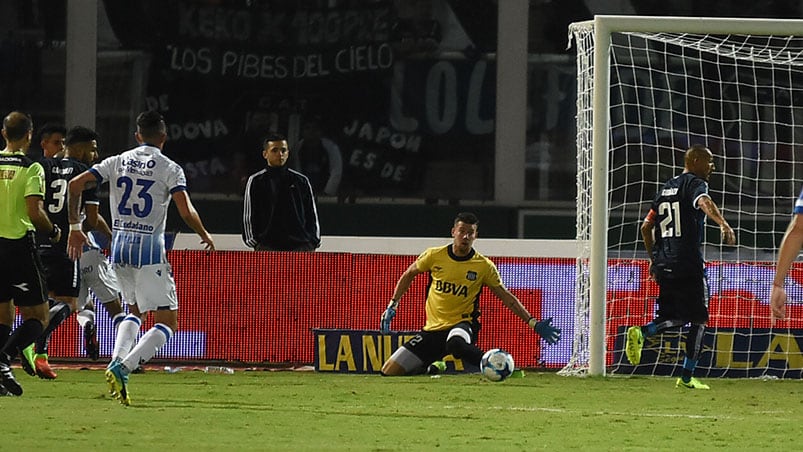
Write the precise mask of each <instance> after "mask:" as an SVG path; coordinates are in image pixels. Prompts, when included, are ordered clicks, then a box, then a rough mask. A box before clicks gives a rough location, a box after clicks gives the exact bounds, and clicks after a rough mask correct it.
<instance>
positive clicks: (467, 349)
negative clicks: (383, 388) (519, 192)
mask: <svg viewBox="0 0 803 452" xmlns="http://www.w3.org/2000/svg"><path fill="white" fill-rule="evenodd" d="M478 225H479V220H478V219H477V217H476V216H475V215H474V214H473V213H467V212H466V213H460V214H458V215H457V217H456V218H455V220H454V225H453V226H452V239H453V240H452V243H450V244H448V245H444V246H439V247H433V248H428V249H426V250H425V251H424V252H423V253H421V255H420V256H418V259H416V261H415V262H413V263H412V264H410V266H409V267H407V270H405V271H404V273H403V274H402V275H401V277H400V278H399V281H398V282H397V283H396V289H395V290H394V292H393V297H392V298H391V300H390V303H389V304H388V306H387V308H386V309H385V311H384V312H383V313H382V317H381V325H380V331H381V332H383V333H387V332H388V331H390V322H391V320H393V317H394V316H395V315H396V310H397V309H398V305H399V300H401V297H402V296H403V295H404V294H405V293H406V292H407V290H408V289H409V288H410V285H411V284H412V282H413V279H415V277H416V276H417V275H418V274H420V273H425V272H428V273H429V274H430V278H431V281H430V285H429V289H428V290H427V301H426V313H427V319H426V324H425V325H424V328H423V329H422V331H420V332H419V333H418V334H416V335H415V336H414V337H413V338H412V339H410V340H409V341H407V342H405V343H404V344H403V345H402V346H401V347H399V348H398V349H397V350H396V351H395V352H394V353H393V355H392V356H391V357H390V358H389V359H388V360H387V362H385V364H384V365H383V366H382V375H413V374H420V373H439V372H443V370H444V369H445V365H444V364H443V362H442V361H441V360H442V359H443V357H444V356H446V355H452V356H454V357H455V358H457V359H461V360H463V362H465V363H467V364H470V365H473V366H476V367H479V364H480V359H481V358H482V355H483V351H482V350H481V349H480V348H478V347H477V346H476V345H475V344H476V340H477V333H478V332H479V329H480V323H479V315H480V313H479V295H480V291H481V290H482V287H483V286H487V287H488V288H489V289H490V290H491V292H493V293H494V295H496V296H497V297H498V298H499V299H500V300H502V303H504V305H505V306H507V307H508V309H510V310H511V311H512V312H513V313H514V314H515V315H516V316H518V317H519V318H520V319H522V320H523V321H525V322H527V324H528V325H529V326H530V328H532V329H534V330H535V332H537V333H538V334H539V335H540V336H541V337H542V338H543V339H544V340H545V341H546V342H547V343H549V344H554V343H556V342H557V341H559V340H560V331H561V330H560V328H556V327H555V326H553V325H552V319H551V318H548V319H545V320H541V321H538V320H537V319H535V318H534V317H532V316H531V315H530V313H529V311H527V309H526V308H525V307H524V306H523V305H522V304H521V302H520V301H519V299H518V298H516V296H515V295H513V294H512V293H511V292H510V291H509V290H508V289H507V288H506V287H505V286H504V284H503V283H502V279H501V278H500V276H499V271H498V270H497V269H496V265H494V263H493V262H491V261H490V260H489V259H488V258H486V257H485V256H483V255H482V254H480V253H478V252H477V251H476V250H475V249H474V248H473V245H474V240H476V238H477V227H478Z"/></svg>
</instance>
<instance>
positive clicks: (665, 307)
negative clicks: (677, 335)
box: [625, 145, 736, 389]
mask: <svg viewBox="0 0 803 452" xmlns="http://www.w3.org/2000/svg"><path fill="white" fill-rule="evenodd" d="M713 171H714V156H713V155H712V154H711V151H710V150H708V148H706V147H705V146H702V145H694V146H692V147H691V148H689V149H688V150H687V151H686V154H685V157H684V170H683V173H682V174H680V175H678V176H675V177H673V178H672V179H670V180H669V181H667V182H666V183H665V184H664V186H663V187H662V188H661V189H660V190H658V193H657V194H656V195H655V198H654V199H653V202H652V205H651V207H650V211H649V213H648V214H647V217H646V218H645V219H644V222H643V223H642V226H641V235H642V238H643V240H644V247H645V248H646V250H647V254H648V255H649V257H650V261H651V265H650V273H651V275H652V277H654V278H655V281H656V282H657V283H658V287H659V294H658V312H657V315H656V317H655V319H654V320H653V321H651V322H650V323H648V324H647V325H644V326H633V327H630V328H628V330H627V341H626V344H625V354H626V355H627V358H628V360H629V361H630V362H631V364H634V365H636V364H639V362H640V361H641V349H642V345H643V343H644V338H645V337H650V336H654V335H656V334H658V333H660V332H662V331H664V330H667V329H670V328H677V327H682V326H683V325H686V324H688V323H691V326H690V328H689V333H688V335H687V336H686V357H685V358H684V360H683V370H682V373H681V378H679V379H678V380H677V383H676V385H677V386H679V387H685V388H689V389H708V385H705V384H703V383H701V382H700V381H698V380H697V379H696V378H693V374H694V369H695V367H696V366H697V360H698V359H699V355H700V350H701V349H702V341H703V333H704V332H705V324H706V322H708V297H709V291H708V278H707V277H706V272H705V261H704V260H703V255H702V253H701V250H700V248H701V245H702V239H703V231H704V224H705V223H704V221H705V217H706V216H708V218H710V219H711V220H713V221H714V222H716V223H717V224H718V225H719V228H720V231H721V233H722V241H723V242H725V243H727V244H729V245H732V244H734V243H735V242H736V237H735V235H734V232H733V229H731V227H730V225H729V224H728V222H727V221H725V218H724V217H723V216H722V214H721V213H720V211H719V208H717V205H716V203H714V201H713V200H712V199H711V196H710V195H709V194H708V182H707V181H708V178H709V177H710V176H711V173H712V172H713Z"/></svg>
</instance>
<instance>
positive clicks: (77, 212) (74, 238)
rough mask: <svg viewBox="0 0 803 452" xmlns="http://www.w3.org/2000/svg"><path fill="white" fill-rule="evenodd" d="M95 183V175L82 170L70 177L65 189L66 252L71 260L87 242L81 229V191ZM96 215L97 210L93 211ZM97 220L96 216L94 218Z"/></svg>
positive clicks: (79, 253)
mask: <svg viewBox="0 0 803 452" xmlns="http://www.w3.org/2000/svg"><path fill="white" fill-rule="evenodd" d="M93 184H97V180H96V179H95V176H94V175H92V173H90V172H89V171H84V172H83V173H81V174H79V175H78V176H76V177H74V178H72V179H71V180H70V183H69V186H68V187H69V189H68V191H67V213H68V218H69V221H70V235H69V236H67V254H68V255H69V256H70V259H72V260H78V259H79V258H80V257H81V254H82V253H83V252H84V245H85V244H86V243H87V238H86V234H84V231H82V230H81V193H82V192H83V191H84V190H86V189H87V188H91V187H93V186H94V185H93ZM95 215H97V210H96V211H95ZM95 222H97V218H96V219H95Z"/></svg>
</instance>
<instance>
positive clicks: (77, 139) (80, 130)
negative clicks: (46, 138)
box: [64, 126, 98, 146]
mask: <svg viewBox="0 0 803 452" xmlns="http://www.w3.org/2000/svg"><path fill="white" fill-rule="evenodd" d="M97 139H98V134H97V133H96V132H95V131H94V130H92V129H90V128H89V127H84V126H75V127H73V128H72V129H70V131H69V132H67V137H66V138H65V139H64V144H65V145H66V146H71V145H73V144H75V143H88V142H90V141H92V140H97Z"/></svg>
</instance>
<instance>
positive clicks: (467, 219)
mask: <svg viewBox="0 0 803 452" xmlns="http://www.w3.org/2000/svg"><path fill="white" fill-rule="evenodd" d="M460 221H462V222H463V223H465V224H473V225H477V226H479V224H480V220H479V219H478V218H477V216H476V215H474V214H473V213H471V212H460V213H458V214H457V216H456V217H455V219H454V224H457V223H458V222H460Z"/></svg>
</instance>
